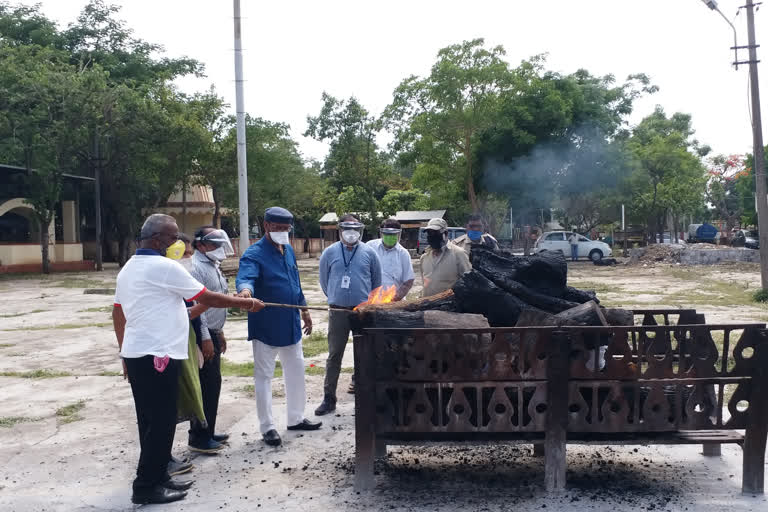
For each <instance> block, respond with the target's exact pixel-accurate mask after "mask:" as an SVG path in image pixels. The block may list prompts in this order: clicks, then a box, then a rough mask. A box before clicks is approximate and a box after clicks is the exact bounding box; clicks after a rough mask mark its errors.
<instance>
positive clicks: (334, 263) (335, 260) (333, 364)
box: [315, 214, 381, 416]
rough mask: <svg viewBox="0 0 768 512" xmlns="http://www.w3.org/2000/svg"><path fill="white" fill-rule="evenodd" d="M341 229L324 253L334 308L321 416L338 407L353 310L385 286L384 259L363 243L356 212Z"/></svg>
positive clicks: (323, 281) (323, 270) (323, 283)
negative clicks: (350, 317)
mask: <svg viewBox="0 0 768 512" xmlns="http://www.w3.org/2000/svg"><path fill="white" fill-rule="evenodd" d="M339 231H340V232H341V241H340V242H336V243H335V244H333V245H331V246H330V247H328V248H327V249H326V250H325V251H323V254H322V256H320V287H321V288H322V289H323V293H325V296H326V297H328V304H329V305H330V306H331V307H332V308H333V310H331V311H330V312H329V313H328V360H327V361H326V364H325V383H324V386H323V391H324V396H323V402H322V403H321V404H320V405H319V406H318V408H317V409H315V414H316V415H317V416H322V415H323V414H328V413H329V412H332V411H335V410H336V386H337V384H338V382H339V373H340V372H341V360H342V358H343V356H344V349H345V348H346V346H347V341H348V340H349V333H350V330H351V329H350V326H349V314H350V313H351V312H352V308H354V307H355V306H357V305H358V304H360V303H361V302H365V301H366V300H368V295H369V294H370V293H371V291H372V290H373V289H374V288H378V287H379V286H381V263H380V262H379V258H378V256H376V251H374V250H373V248H372V247H369V246H368V245H367V244H364V243H360V239H361V238H362V235H363V224H362V223H361V222H360V221H359V220H358V219H357V218H356V217H355V216H354V215H350V214H347V215H344V216H342V217H341V218H340V219H339ZM339 310H348V311H339ZM354 377H355V376H354V375H352V385H351V386H350V389H349V391H350V392H352V393H354Z"/></svg>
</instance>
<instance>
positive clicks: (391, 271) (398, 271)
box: [368, 238, 414, 288]
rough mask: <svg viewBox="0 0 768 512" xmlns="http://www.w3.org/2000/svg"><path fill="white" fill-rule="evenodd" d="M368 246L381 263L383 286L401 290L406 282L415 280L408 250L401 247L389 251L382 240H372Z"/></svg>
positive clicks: (396, 246)
mask: <svg viewBox="0 0 768 512" xmlns="http://www.w3.org/2000/svg"><path fill="white" fill-rule="evenodd" d="M368 245H369V246H370V247H371V248H372V249H373V250H374V251H375V252H376V256H378V257H379V261H380V262H381V285H382V286H383V287H385V288H388V287H390V286H392V285H395V287H397V288H400V287H401V286H402V285H403V283H404V282H406V281H410V280H411V279H413V278H414V274H413V265H412V264H411V255H410V254H408V250H407V249H406V248H405V247H403V246H402V245H400V244H399V243H397V244H395V246H394V247H392V248H391V249H388V248H387V247H386V246H385V245H384V244H383V243H382V241H381V238H377V239H376V240H371V241H370V242H368Z"/></svg>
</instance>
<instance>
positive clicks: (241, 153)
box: [233, 0, 251, 256]
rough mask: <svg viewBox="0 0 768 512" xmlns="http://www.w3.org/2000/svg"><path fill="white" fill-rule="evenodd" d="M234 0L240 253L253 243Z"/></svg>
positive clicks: (240, 47)
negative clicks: (249, 216)
mask: <svg viewBox="0 0 768 512" xmlns="http://www.w3.org/2000/svg"><path fill="white" fill-rule="evenodd" d="M233 1H234V10H235V16H234V18H235V103H236V115H237V125H236V130H237V189H238V209H239V210H240V255H241V256H242V255H243V254H244V253H245V250H246V249H248V247H249V246H250V245H251V241H250V236H251V229H250V226H249V224H248V166H247V165H246V159H245V101H244V100H243V44H242V30H241V28H240V0H233Z"/></svg>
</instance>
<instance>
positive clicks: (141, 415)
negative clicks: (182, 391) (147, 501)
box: [125, 356, 180, 493]
mask: <svg viewBox="0 0 768 512" xmlns="http://www.w3.org/2000/svg"><path fill="white" fill-rule="evenodd" d="M125 365H126V367H127V369H128V379H129V380H130V383H131V391H132V392H133V401H134V403H135V404H136V420H137V423H138V425H139V444H140V445H141V455H139V465H138V468H137V469H136V479H135V480H134V481H133V492H134V493H141V492H146V491H149V490H150V489H152V487H154V486H156V485H159V484H161V483H163V482H165V481H166V480H168V479H169V478H170V476H168V461H169V460H170V458H171V447H172V446H173V436H174V433H175V432H176V398H177V396H178V394H179V367H180V366H179V361H177V360H175V359H171V360H169V361H168V366H167V367H166V368H165V370H164V371H163V372H158V371H157V370H155V365H154V357H153V356H144V357H137V358H125Z"/></svg>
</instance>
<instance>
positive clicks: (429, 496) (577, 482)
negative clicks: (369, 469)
mask: <svg viewBox="0 0 768 512" xmlns="http://www.w3.org/2000/svg"><path fill="white" fill-rule="evenodd" d="M640 450H643V448H640V449H634V450H633V449H632V448H630V447H626V448H621V449H620V450H616V449H614V448H612V447H610V446H604V447H600V448H599V449H592V448H584V449H579V448H575V449H573V450H572V449H571V447H570V446H569V455H568V470H567V477H566V478H567V481H568V490H567V491H566V492H563V493H559V494H557V493H556V494H551V495H548V494H547V493H546V491H545V490H544V486H543V482H544V458H543V457H535V456H533V455H532V450H531V447H530V446H528V445H503V444H502V445H487V446H482V445H472V446H455V445H447V446H446V445H441V446H418V447H417V446H407V447H399V446H392V447H389V451H388V454H387V457H386V458H384V459H379V460H377V461H376V465H375V474H376V489H375V490H374V491H373V492H372V493H370V494H366V493H361V494H356V495H355V500H354V501H349V500H347V501H346V502H345V505H346V507H345V508H346V509H351V510H369V509H376V510H387V509H390V510H407V511H411V510H413V511H417V510H419V511H420V510H446V509H449V510H488V511H496V510H510V509H509V507H510V506H513V505H518V506H522V507H523V508H522V509H521V510H528V509H534V508H535V509H546V508H547V507H549V508H550V509H554V510H562V509H565V508H566V507H567V506H568V505H569V504H574V505H575V504H577V503H578V506H580V507H585V508H586V507H589V508H590V509H592V508H593V507H594V509H603V508H604V507H607V508H609V509H610V508H611V507H616V506H618V509H620V510H694V509H695V505H694V503H692V502H690V500H689V499H686V497H685V494H686V493H690V492H691V491H692V490H693V489H691V482H690V481H688V482H686V481H685V478H684V475H685V474H687V473H689V472H690V469H689V468H688V467H685V465H683V464H674V463H669V462H668V461H667V460H664V459H663V458H658V457H655V456H652V455H650V453H646V452H645V451H644V452H641V453H638V452H639V451H640ZM618 452H621V453H618ZM626 455H631V456H626ZM651 457H653V458H651ZM307 467H308V468H309V471H311V472H312V473H314V474H313V475H307V476H308V477H311V478H313V479H314V478H318V479H325V480H328V481H329V482H328V483H329V490H330V492H331V493H332V494H333V495H335V496H337V497H338V498H339V499H342V500H343V499H344V497H345V496H348V495H349V488H350V487H351V486H352V485H353V480H354V455H352V454H350V452H349V451H348V450H339V451H334V452H331V453H325V454H323V455H322V456H319V455H318V456H316V457H314V458H313V460H310V461H308V464H307ZM681 477H682V478H681ZM689 498H690V496H689ZM446 507H447V508H446ZM580 510H581V509H580Z"/></svg>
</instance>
